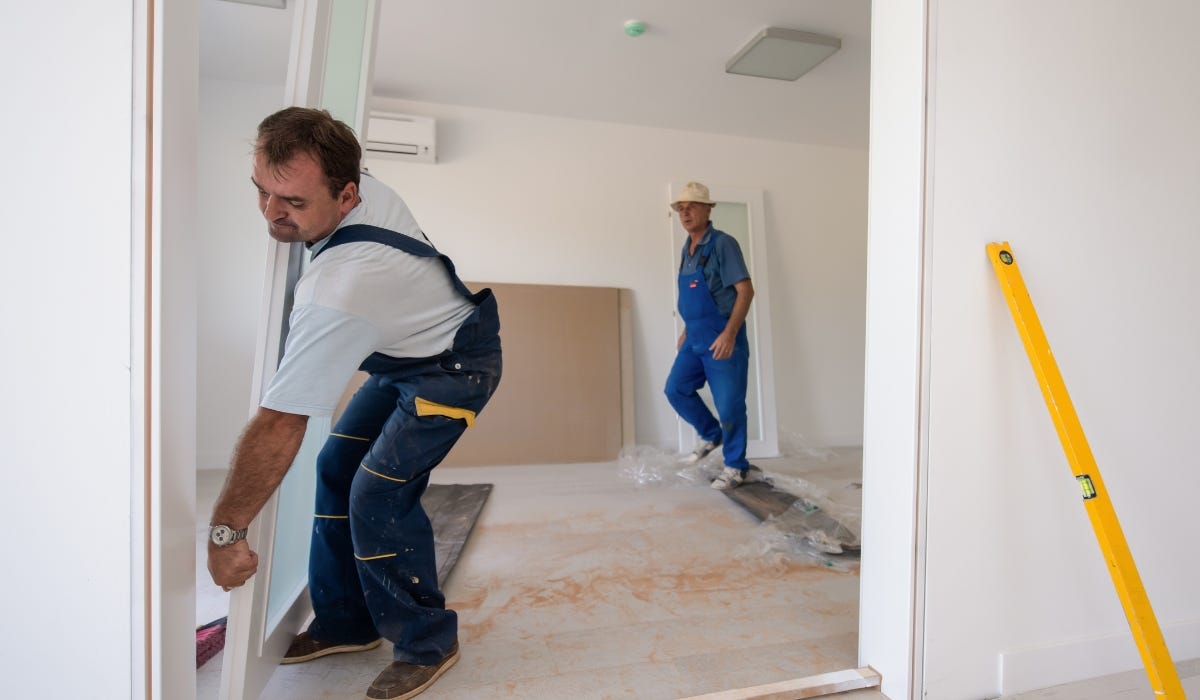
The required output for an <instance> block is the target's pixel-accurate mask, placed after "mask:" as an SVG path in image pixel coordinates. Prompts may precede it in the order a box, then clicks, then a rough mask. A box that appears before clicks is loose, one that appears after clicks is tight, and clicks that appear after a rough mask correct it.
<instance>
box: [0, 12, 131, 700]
mask: <svg viewBox="0 0 1200 700" xmlns="http://www.w3.org/2000/svg"><path fill="white" fill-rule="evenodd" d="M133 26H134V8H133V3H125V4H122V5H120V6H113V5H112V4H110V3H95V2H90V1H88V0H68V1H67V2H62V3H53V4H51V3H27V4H22V6H21V10H20V11H19V12H6V13H5V19H4V21H3V22H0V63H2V64H3V65H4V66H6V68H5V70H4V71H3V72H2V73H0V92H2V93H3V94H4V100H5V108H4V109H3V110H0V129H2V131H3V133H4V134H5V135H6V138H5V140H4V141H5V145H4V165H5V167H4V168H3V169H0V192H2V193H3V197H4V201H5V222H4V226H3V233H2V234H0V236H2V240H3V244H4V260H5V265H4V274H2V275H0V318H3V319H4V347H3V357H4V361H3V362H2V363H0V387H3V389H2V390H0V391H2V393H3V396H4V402H3V408H2V409H0V411H2V412H3V417H2V419H0V444H2V445H3V446H4V460H3V462H4V493H5V513H4V520H5V524H6V528H5V529H6V530H7V532H6V536H5V537H3V538H0V560H2V561H3V562H4V570H5V575H4V577H3V580H2V582H0V619H3V620H4V630H5V632H6V633H5V634H4V636H3V639H0V659H2V662H0V665H2V666H3V669H4V680H3V687H4V694H5V695H6V696H8V697H45V696H48V695H53V696H56V697H95V696H96V695H97V689H103V691H102V694H104V695H106V696H108V697H130V693H131V653H132V651H131V650H132V648H133V647H134V645H135V641H134V640H135V637H134V635H135V634H140V630H135V629H134V627H133V624H132V621H131V618H130V606H131V603H132V602H133V600H132V598H133V586H132V581H131V572H132V560H131V557H132V552H131V547H130V543H131V542H133V541H134V540H135V537H134V524H133V520H134V519H135V516H134V512H133V507H134V503H133V500H132V495H133V490H132V489H133V478H132V466H131V449H132V447H131V439H130V434H131V431H132V429H133V426H132V418H131V416H132V412H133V403H132V397H131V375H130V362H131V347H130V314H131V294H132V291H131V274H132V273H131V265H130V255H131V253H130V249H131V239H132V236H131V229H132V226H133V224H132V220H131V194H130V189H131V180H132V178H133V176H134V168H133V161H132V157H131V154H132V150H133V148H132V144H131V141H130V133H131V125H132V124H133V94H132V90H131V87H132V86H131V66H132V64H133V59H132V55H131V52H132V50H133V49H132V47H133V46H134V38H133ZM81 56H84V57H86V60H81V59H80V57H81ZM140 508H141V504H140V501H139V502H138V503H137V509H138V510H139V511H140ZM137 517H139V518H140V515H139V516H137ZM64 635H65V636H64ZM92 636H95V637H96V639H99V640H102V643H82V644H78V645H76V646H75V647H74V650H73V651H72V652H70V653H68V654H66V655H64V654H62V653H58V652H54V653H47V650H62V649H63V648H64V646H63V642H64V639H66V638H74V639H75V640H77V641H81V642H82V641H84V640H87V639H88V638H89V637H92Z"/></svg>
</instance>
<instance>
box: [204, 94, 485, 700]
mask: <svg viewBox="0 0 1200 700" xmlns="http://www.w3.org/2000/svg"><path fill="white" fill-rule="evenodd" d="M361 159H362V151H361V148H360V146H359V144H358V141H357V139H356V138H355V136H354V132H353V131H352V130H351V129H350V128H349V127H348V126H346V125H345V124H343V123H341V122H339V121H336V120H334V119H333V118H332V117H331V116H330V115H329V113H328V112H325V111H323V110H315V109H306V108H300V107H290V108H288V109H284V110H281V111H279V112H277V113H275V114H273V115H271V116H269V117H267V118H266V119H264V120H263V122H262V123H261V124H259V127H258V139H257V141H256V143H255V148H254V170H253V176H252V178H251V180H252V182H253V183H254V186H255V187H256V189H257V190H258V205H259V209H260V210H261V211H262V213H263V216H264V217H265V218H266V220H267V224H268V232H269V233H270V235H271V237H273V238H275V239H276V240H278V241H281V242H284V243H293V242H300V243H304V244H305V245H306V246H307V247H308V248H309V250H310V251H311V253H312V263H311V264H310V265H309V267H308V269H307V270H305V272H304V274H303V275H302V276H301V277H300V280H299V281H298V282H297V283H296V288H295V293H294V308H293V310H292V314H291V317H290V327H289V330H288V336H287V341H286V344H285V347H284V354H283V359H282V360H281V361H280V364H279V369H278V371H277V372H276V374H275V376H274V378H273V379H272V381H271V384H270V386H269V387H268V389H267V391H266V393H265V394H264V396H263V399H262V402H261V405H260V406H259V409H258V411H257V413H256V414H255V416H254V417H253V418H252V419H251V420H250V423H249V424H248V425H247V426H246V429H245V431H244V432H243V433H242V436H241V437H240V438H239V440H238V444H237V446H236V448H235V450H234V457H233V463H232V465H231V467H230V472H229V476H228V477H227V478H226V481H225V486H224V488H223V489H222V491H221V495H220V497H219V498H218V499H217V503H216V505H215V506H214V508H213V515H212V521H211V526H210V543H209V547H208V568H209V571H210V572H211V573H212V577H213V580H214V581H215V582H216V583H217V584H219V585H221V586H222V587H224V588H225V589H226V590H229V588H231V587H234V586H240V585H242V584H243V583H245V582H246V580H247V579H248V578H250V576H252V575H254V573H255V571H256V570H257V566H258V556H257V555H256V554H255V553H254V552H253V551H251V550H250V548H249V546H247V544H246V542H245V540H244V537H245V532H246V528H247V527H248V526H249V524H250V521H251V520H253V519H254V517H255V516H256V515H257V514H258V512H259V510H260V509H261V508H262V506H263V504H264V503H265V502H266V501H267V499H268V498H269V497H270V495H271V493H272V492H274V491H275V489H276V488H277V487H278V485H279V483H280V481H282V479H283V476H284V474H285V473H286V472H287V470H288V468H289V467H290V465H291V463H292V461H293V459H294V458H295V456H296V453H297V451H298V450H299V447H300V443H301V440H302V438H303V437H304V432H305V427H306V425H307V421H308V418H309V416H327V415H331V414H332V413H333V411H334V409H335V408H336V406H337V404H338V402H339V400H340V398H341V395H342V393H343V391H344V390H345V387H346V385H347V384H348V382H349V380H350V378H351V376H352V375H353V373H354V371H355V370H356V369H362V370H363V371H365V372H368V373H369V374H370V377H369V378H368V379H367V381H366V382H365V383H364V384H363V386H362V388H361V389H359V391H358V392H357V393H356V394H355V395H354V397H353V398H352V399H351V400H350V403H349V404H348V405H347V407H346V409H345V411H344V412H343V413H342V415H341V417H340V418H339V419H338V422H337V425H335V426H334V428H333V432H332V433H331V435H330V436H329V438H328V439H327V441H326V443H325V446H324V448H323V449H322V450H321V453H320V455H319V456H318V458H317V497H316V512H315V514H314V518H313V530H312V545H311V554H310V557H309V595H310V598H311V599H312V604H313V610H314V612H315V619H314V620H313V622H312V624H311V625H310V626H309V628H308V630H306V631H305V632H304V633H302V634H300V635H299V636H298V637H297V638H296V639H295V640H294V641H293V643H292V645H291V648H289V649H288V651H287V654H286V655H285V657H284V659H283V662H284V663H299V662H302V661H308V660H311V659H315V658H319V657H321V656H326V655H329V654H336V653H341V652H351V651H362V650H366V649H373V648H375V647H377V646H379V645H380V644H381V643H382V641H383V639H384V638H386V639H388V640H389V641H391V642H392V644H393V653H392V656H393V659H394V661H393V662H392V663H391V664H390V665H389V666H388V667H387V668H385V669H384V670H383V672H381V673H380V674H379V676H378V677H377V678H376V679H375V681H374V682H373V683H372V684H371V687H370V688H369V689H368V690H367V697H368V698H409V697H413V696H414V695H417V694H418V693H420V692H422V691H423V690H425V689H426V688H427V687H429V686H430V685H431V684H432V683H433V682H434V681H435V680H436V679H437V678H438V677H439V676H441V674H442V673H444V672H445V671H446V670H447V669H448V668H450V666H451V665H453V664H454V662H455V661H457V660H458V656H459V651H458V618H457V616H456V615H455V613H454V611H453V610H447V609H446V605H445V597H444V596H443V595H442V592H441V591H440V590H439V588H438V581H437V568H436V562H435V558H434V539H433V530H432V527H431V526H430V522H429V518H428V516H427V515H426V513H425V511H424V510H423V509H422V507H421V495H422V494H423V493H424V492H425V488H426V486H427V485H428V484H429V475H430V472H431V471H432V470H433V468H434V467H435V466H437V464H438V463H439V462H441V461H442V459H443V458H444V457H445V456H446V454H447V453H448V452H449V451H450V448H451V447H452V446H453V445H454V443H455V441H457V440H458V438H459V436H461V435H462V433H463V431H464V430H466V429H467V428H468V427H470V426H471V425H472V424H473V423H474V421H475V417H476V415H477V414H478V413H479V411H481V410H482V409H483V407H484V405H485V404H486V403H487V402H488V399H489V398H490V397H491V396H492V393H493V392H494V391H495V390H496V386H497V384H498V383H499V381H500V371H501V358H500V337H499V330H500V321H499V317H498V315H497V309H496V301H495V299H494V297H493V296H492V293H491V290H487V289H485V290H483V291H481V292H479V293H477V294H472V293H471V292H470V290H468V289H467V288H466V286H465V285H463V283H462V282H461V281H460V280H459V278H458V275H457V274H455V271H454V265H453V264H452V263H451V262H450V260H449V258H446V257H445V256H443V255H440V254H439V253H438V252H437V250H435V249H434V247H433V246H432V245H431V244H430V243H429V241H428V239H427V238H426V237H425V234H424V233H422V232H421V230H420V228H419V227H418V226H417V222H416V220H415V219H414V218H413V216H412V213H411V212H410V211H409V209H408V207H407V206H406V205H405V203H404V202H403V200H401V199H400V197H399V196H397V195H396V193H395V192H393V191H392V190H391V189H389V188H388V187H387V186H385V185H384V184H382V183H381V182H379V181H378V180H376V179H375V178H373V177H371V176H369V175H367V174H360V172H359V170H360V166H361Z"/></svg>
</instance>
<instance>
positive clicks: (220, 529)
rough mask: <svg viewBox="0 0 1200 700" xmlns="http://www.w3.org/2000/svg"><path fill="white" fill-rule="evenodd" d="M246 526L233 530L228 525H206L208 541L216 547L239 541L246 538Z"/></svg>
mask: <svg viewBox="0 0 1200 700" xmlns="http://www.w3.org/2000/svg"><path fill="white" fill-rule="evenodd" d="M246 530H247V528H242V529H241V530H234V529H233V528H231V527H229V526H228V525H209V526H208V541H209V542H212V543H213V544H215V545H217V546H218V547H227V546H229V545H231V544H233V543H234V542H240V541H241V540H244V539H246Z"/></svg>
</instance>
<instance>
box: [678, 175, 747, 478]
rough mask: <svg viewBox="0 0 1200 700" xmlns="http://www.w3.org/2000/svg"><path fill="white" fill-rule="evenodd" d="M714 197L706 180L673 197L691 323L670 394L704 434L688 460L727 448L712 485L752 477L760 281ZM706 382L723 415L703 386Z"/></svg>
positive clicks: (685, 315) (682, 304)
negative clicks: (753, 346) (749, 322)
mask: <svg viewBox="0 0 1200 700" xmlns="http://www.w3.org/2000/svg"><path fill="white" fill-rule="evenodd" d="M715 204H716V203H715V202H714V201H713V200H712V199H711V198H710V197H709V193H708V188H707V187H705V186H704V185H702V184H700V183H699V182H689V183H687V184H686V185H684V187H683V190H682V191H681V192H680V194H679V197H678V198H677V199H676V200H675V201H674V202H672V203H671V208H672V209H673V210H675V212H676V213H677V214H678V215H679V223H680V225H682V226H683V229H684V230H685V231H687V234H688V240H687V241H686V242H685V243H684V244H683V251H682V253H681V254H680V260H679V306H678V308H679V316H680V317H681V318H682V319H683V322H684V329H683V334H682V335H680V336H679V343H678V352H677V353H676V355H675V364H674V365H673V366H672V367H671V373H670V375H668V376H667V386H666V390H665V393H666V395H667V400H668V401H669V402H670V403H671V407H672V408H674V409H675V411H676V413H678V414H679V416H680V417H681V418H683V419H684V420H685V421H687V422H688V423H689V424H690V425H691V426H692V427H693V428H695V430H696V434H697V435H699V437H700V442H699V443H698V444H697V445H696V448H695V450H693V451H692V453H691V454H690V455H688V456H687V458H686V459H687V461H690V462H698V461H700V460H701V459H703V458H704V457H705V456H706V455H708V454H709V453H710V452H712V451H713V450H715V449H716V448H717V447H719V446H720V447H721V448H722V453H723V457H724V459H725V468H724V469H722V470H721V473H720V474H719V475H718V476H717V478H716V479H715V480H714V481H713V482H712V487H713V488H714V489H719V490H722V491H724V490H727V489H731V488H735V487H737V486H738V485H740V484H741V483H742V482H743V481H745V480H746V478H747V474H748V473H750V471H749V470H750V468H751V466H750V463H749V462H748V461H746V381H747V371H748V368H749V359H750V344H749V342H748V341H747V339H746V325H745V321H746V314H747V313H749V311H750V301H751V300H752V299H753V298H754V285H753V284H752V283H751V281H750V272H749V270H747V269H746V261H745V259H744V258H743V257H742V249H741V247H740V246H738V243H737V241H736V240H734V238H733V237H732V236H730V235H729V234H727V233H725V232H724V231H720V230H718V229H715V228H713V225H712V221H710V220H709V214H710V212H711V211H712V208H713V206H714V205H715ZM705 383H707V384H708V386H709V389H710V390H711V391H712V396H713V402H714V403H715V404H716V409H717V415H718V416H719V417H720V421H718V420H717V418H715V417H713V415H712V412H711V411H709V410H708V406H707V405H705V403H704V400H703V399H701V398H700V396H699V395H698V394H697V393H696V392H697V391H698V390H699V389H700V388H701V387H703V386H704V385H705Z"/></svg>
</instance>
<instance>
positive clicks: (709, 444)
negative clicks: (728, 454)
mask: <svg viewBox="0 0 1200 700" xmlns="http://www.w3.org/2000/svg"><path fill="white" fill-rule="evenodd" d="M718 447H720V443H718V442H713V441H711V440H701V441H700V442H699V443H698V444H697V445H696V449H694V450H692V453H691V454H690V455H688V456H686V457H684V458H683V461H685V462H687V463H688V464H695V463H696V462H699V461H700V460H702V459H704V458H705V457H707V456H708V453H709V452H712V451H713V450H715V449H717V448H718Z"/></svg>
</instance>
